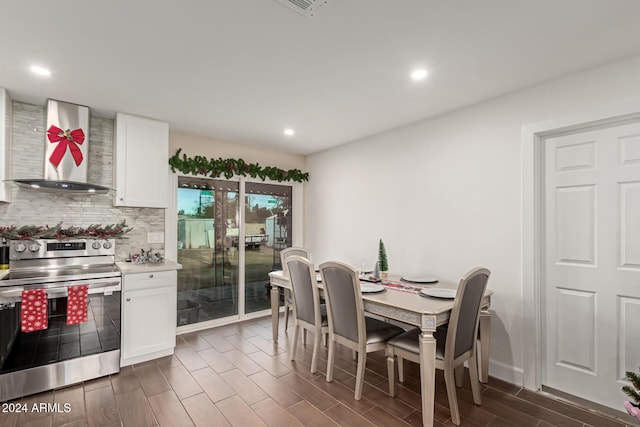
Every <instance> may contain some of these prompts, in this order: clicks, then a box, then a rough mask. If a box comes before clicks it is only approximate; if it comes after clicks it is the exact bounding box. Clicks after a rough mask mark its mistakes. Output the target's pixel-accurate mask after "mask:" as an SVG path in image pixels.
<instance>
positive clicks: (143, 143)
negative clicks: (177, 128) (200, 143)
mask: <svg viewBox="0 0 640 427" xmlns="http://www.w3.org/2000/svg"><path fill="white" fill-rule="evenodd" d="M169 173H170V172H169V124H168V123H165V122H161V121H159V120H153V119H148V118H145V117H137V116H132V115H129V114H123V113H118V114H117V115H116V140H115V146H114V170H113V180H114V184H115V190H116V193H115V200H114V206H131V207H144V208H166V207H168V200H169V197H168V194H167V187H168V180H169Z"/></svg>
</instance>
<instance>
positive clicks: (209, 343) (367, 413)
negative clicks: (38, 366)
mask: <svg viewBox="0 0 640 427" xmlns="http://www.w3.org/2000/svg"><path fill="white" fill-rule="evenodd" d="M281 325H282V323H281ZM177 341H178V345H177V347H176V352H175V355H174V356H170V357H165V358H162V359H158V360H155V361H151V362H146V363H142V364H138V365H135V366H129V367H125V368H123V369H122V370H121V372H120V373H119V374H117V375H111V376H110V377H105V378H100V379H96V380H93V381H88V382H85V383H84V384H78V385H74V386H69V387H66V388H62V389H58V390H54V391H50V392H46V393H41V394H37V395H33V396H29V397H25V398H23V399H18V400H16V401H14V402H11V403H19V404H21V405H26V407H27V408H28V412H26V413H17V412H9V413H7V412H3V413H0V426H2V427H13V426H68V427H71V426H86V425H89V426H120V425H123V426H132V427H145V426H156V425H158V426H168V427H178V426H193V425H196V426H215V427H217V426H251V427H254V426H277V427H281V426H301V425H305V426H338V425H339V426H349V427H352V426H381V427H393V426H420V425H421V420H422V414H421V405H420V386H419V370H418V367H417V365H415V364H412V363H410V362H406V363H407V365H406V372H407V381H406V383H405V384H404V385H400V386H399V392H398V396H397V397H396V398H392V397H389V396H388V395H387V372H386V369H387V368H386V360H385V358H384V354H383V353H382V352H377V353H372V354H369V356H368V359H367V370H366V375H365V388H364V393H363V397H362V400H360V401H356V400H354V399H353V390H354V384H355V377H354V375H355V367H356V363H355V361H354V360H352V356H351V351H350V350H346V349H341V350H339V351H338V352H337V357H336V369H335V374H334V381H333V382H332V383H327V382H326V381H325V378H324V374H325V372H326V357H327V349H326V348H324V347H323V348H322V349H321V352H320V358H321V360H320V363H319V372H318V373H316V374H311V373H310V372H309V366H310V361H311V344H310V343H311V340H309V344H308V345H307V346H305V347H304V348H303V347H302V346H301V347H299V349H298V354H297V358H296V360H295V361H294V362H291V361H290V360H289V353H288V345H289V340H288V338H287V335H286V334H285V333H284V332H283V331H281V332H280V339H279V341H278V343H277V344H275V345H274V343H273V341H272V339H271V321H270V318H262V319H258V320H252V321H247V322H244V323H241V324H236V325H230V326H223V327H218V328H212V329H208V330H205V331H200V332H197V333H190V334H185V335H180V336H178V340H177ZM458 400H459V405H460V412H461V415H462V425H463V426H492V427H499V426H518V427H526V426H531V427H534V426H537V427H547V426H566V427H573V426H575V427H581V426H594V427H609V426H610V427H622V426H625V425H634V424H633V422H632V419H630V418H627V417H626V414H622V413H621V414H620V418H617V419H614V418H613V417H609V416H603V415H600V414H599V413H597V412H594V411H591V410H585V409H582V408H580V407H578V406H575V405H572V404H569V403H566V402H563V401H559V400H556V399H551V398H549V397H546V396H545V395H542V394H540V393H535V392H531V391H528V390H524V389H522V388H520V387H517V386H514V385H511V384H508V383H505V382H503V381H500V380H498V379H495V378H490V379H489V383H488V384H486V385H483V386H482V406H476V405H474V404H473V401H472V398H471V391H470V388H469V385H468V378H466V379H465V385H464V387H463V388H460V389H458ZM56 403H57V404H59V412H53V413H52V412H50V410H51V409H55V408H56V405H55V404H56ZM34 404H36V407H40V406H41V405H42V404H45V405H44V406H42V408H43V411H42V412H38V411H33V410H32V409H33V405H34ZM46 404H50V405H49V406H48V408H49V409H47V405H46ZM51 404H53V405H51ZM65 404H67V408H68V409H69V410H68V411H65V406H64V405H65ZM435 418H436V423H435V425H437V426H450V425H453V424H452V423H451V419H450V414H449V409H448V403H447V397H446V389H445V386H444V379H443V377H442V374H441V372H439V371H438V375H437V384H436V408H435Z"/></svg>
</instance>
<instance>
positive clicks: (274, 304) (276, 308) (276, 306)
mask: <svg viewBox="0 0 640 427" xmlns="http://www.w3.org/2000/svg"><path fill="white" fill-rule="evenodd" d="M279 321H280V287H279V286H275V285H273V284H272V285H271V329H272V331H273V332H272V333H273V342H274V343H277V342H278V323H279Z"/></svg>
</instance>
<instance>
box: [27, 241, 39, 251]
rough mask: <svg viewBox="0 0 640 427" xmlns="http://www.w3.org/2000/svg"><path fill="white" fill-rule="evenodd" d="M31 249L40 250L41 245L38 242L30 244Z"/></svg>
mask: <svg viewBox="0 0 640 427" xmlns="http://www.w3.org/2000/svg"><path fill="white" fill-rule="evenodd" d="M29 250H30V251H31V252H38V251H39V250H40V245H39V244H37V243H32V244H30V245H29Z"/></svg>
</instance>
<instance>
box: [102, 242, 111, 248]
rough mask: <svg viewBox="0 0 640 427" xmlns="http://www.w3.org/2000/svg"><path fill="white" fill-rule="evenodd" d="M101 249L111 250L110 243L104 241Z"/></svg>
mask: <svg viewBox="0 0 640 427" xmlns="http://www.w3.org/2000/svg"><path fill="white" fill-rule="evenodd" d="M102 247H103V248H105V249H111V242H109V241H106V242H104V243H103V244H102Z"/></svg>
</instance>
